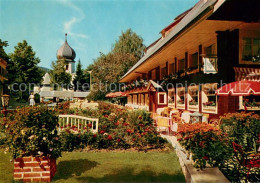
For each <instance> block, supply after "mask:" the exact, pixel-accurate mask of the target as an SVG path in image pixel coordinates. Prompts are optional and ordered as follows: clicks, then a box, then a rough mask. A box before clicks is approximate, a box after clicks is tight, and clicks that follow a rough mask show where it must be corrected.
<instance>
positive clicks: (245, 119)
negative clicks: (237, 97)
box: [221, 113, 260, 152]
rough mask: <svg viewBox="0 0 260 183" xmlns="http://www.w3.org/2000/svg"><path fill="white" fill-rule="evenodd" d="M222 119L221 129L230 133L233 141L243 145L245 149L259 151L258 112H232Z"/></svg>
mask: <svg viewBox="0 0 260 183" xmlns="http://www.w3.org/2000/svg"><path fill="white" fill-rule="evenodd" d="M221 121H222V123H221V129H222V130H223V131H224V132H225V133H227V134H228V136H229V138H230V141H231V142H236V143H238V144H239V145H242V146H243V148H244V150H245V151H254V152H256V151H257V149H256V143H257V141H258V140H259V139H258V138H259V133H260V123H259V121H260V117H259V115H258V114H253V113H230V114H226V115H225V116H223V117H222V118H221Z"/></svg>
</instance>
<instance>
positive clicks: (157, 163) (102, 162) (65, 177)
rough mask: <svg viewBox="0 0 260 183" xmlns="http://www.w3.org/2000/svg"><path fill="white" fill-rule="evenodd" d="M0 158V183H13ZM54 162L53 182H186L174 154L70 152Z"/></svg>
mask: <svg viewBox="0 0 260 183" xmlns="http://www.w3.org/2000/svg"><path fill="white" fill-rule="evenodd" d="M0 159H1V161H0V182H5V183H8V182H12V166H13V165H12V163H11V162H10V161H9V160H10V156H9V155H5V154H4V153H3V152H0ZM57 163H58V171H57V173H56V175H55V177H54V179H53V182H55V183H63V182H68V183H76V182H185V179H184V176H183V174H182V171H181V167H180V165H179V161H178V158H177V156H176V154H175V153H174V152H148V153H144V152H116V153H115V152H85V153H84V152H72V153H63V155H62V157H61V158H59V159H58V162H57Z"/></svg>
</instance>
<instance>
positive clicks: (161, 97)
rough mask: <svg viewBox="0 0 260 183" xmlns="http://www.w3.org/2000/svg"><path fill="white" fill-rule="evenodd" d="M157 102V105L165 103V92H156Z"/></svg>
mask: <svg viewBox="0 0 260 183" xmlns="http://www.w3.org/2000/svg"><path fill="white" fill-rule="evenodd" d="M158 104H159V105H165V104H167V101H166V93H158Z"/></svg>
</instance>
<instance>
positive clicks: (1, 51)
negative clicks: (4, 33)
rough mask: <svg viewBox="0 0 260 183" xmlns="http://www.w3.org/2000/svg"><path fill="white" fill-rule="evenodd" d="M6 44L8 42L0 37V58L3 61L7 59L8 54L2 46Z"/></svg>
mask: <svg viewBox="0 0 260 183" xmlns="http://www.w3.org/2000/svg"><path fill="white" fill-rule="evenodd" d="M7 46H8V42H7V41H2V40H1V39H0V58H2V59H4V60H5V61H8V60H9V57H8V55H7V54H6V53H5V50H4V47H7Z"/></svg>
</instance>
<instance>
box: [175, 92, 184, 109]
mask: <svg viewBox="0 0 260 183" xmlns="http://www.w3.org/2000/svg"><path fill="white" fill-rule="evenodd" d="M176 102H177V108H179V109H185V88H184V87H183V88H177V95H176Z"/></svg>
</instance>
